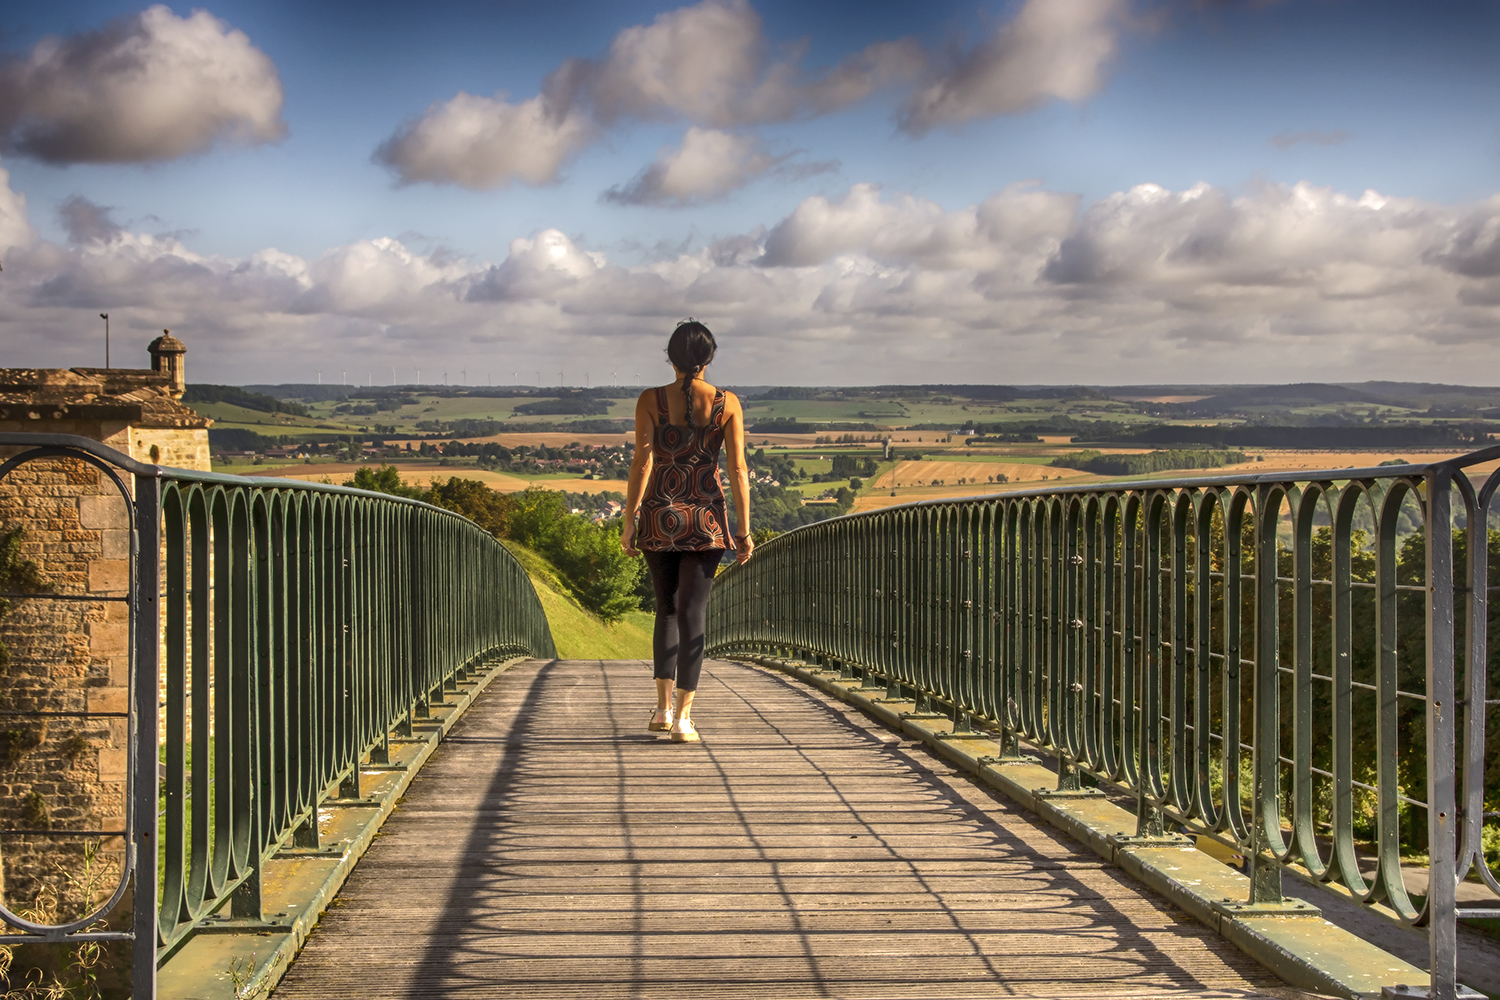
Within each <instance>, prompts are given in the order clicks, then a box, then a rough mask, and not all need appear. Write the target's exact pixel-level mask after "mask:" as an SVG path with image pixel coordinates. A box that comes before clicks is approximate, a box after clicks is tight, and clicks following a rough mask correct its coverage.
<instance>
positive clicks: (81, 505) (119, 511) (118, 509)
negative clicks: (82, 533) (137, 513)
mask: <svg viewBox="0 0 1500 1000" xmlns="http://www.w3.org/2000/svg"><path fill="white" fill-rule="evenodd" d="M78 523H79V524H80V525H81V526H83V527H85V528H90V529H95V530H97V529H103V528H110V529H124V530H128V529H129V527H130V509H129V508H128V507H127V506H126V505H125V498H124V497H122V496H120V495H119V494H118V493H114V492H113V491H111V492H110V493H99V494H93V495H90V496H82V497H79V498H78Z"/></svg>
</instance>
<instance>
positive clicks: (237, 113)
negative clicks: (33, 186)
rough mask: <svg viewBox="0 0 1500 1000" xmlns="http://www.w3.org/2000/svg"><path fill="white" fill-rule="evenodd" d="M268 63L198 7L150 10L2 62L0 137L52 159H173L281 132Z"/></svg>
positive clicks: (278, 94) (277, 87)
mask: <svg viewBox="0 0 1500 1000" xmlns="http://www.w3.org/2000/svg"><path fill="white" fill-rule="evenodd" d="M281 105H282V90H281V80H280V79H279V77H278V76H277V73H276V66H275V65H274V64H273V63H272V62H271V60H270V58H268V57H267V56H266V54H265V53H263V52H261V51H260V50H259V49H257V48H256V47H255V46H253V45H252V44H250V40H249V38H247V37H246V36H245V34H244V33H243V32H241V31H236V30H233V29H230V28H229V27H228V26H227V25H225V24H224V23H223V22H222V21H220V20H218V19H217V18H215V17H214V16H213V15H211V14H209V13H208V12H207V11H202V10H197V11H194V12H193V13H191V14H189V15H188V16H187V17H178V16H176V15H175V14H173V13H172V12H171V11H170V10H169V9H167V8H166V7H164V6H161V5H157V6H153V7H149V8H147V9H146V10H144V11H142V12H141V13H139V14H137V15H135V16H133V17H128V18H122V19H120V20H118V21H115V22H114V23H112V24H110V25H109V26H107V27H106V28H104V29H103V30H101V31H94V32H88V33H85V34H81V35H74V36H72V37H70V38H47V39H44V40H42V41H41V42H38V43H37V44H36V46H35V47H33V48H32V50H31V52H30V53H29V54H28V55H25V56H20V57H12V58H10V59H7V60H5V61H4V62H3V63H0V142H3V144H4V146H5V148H6V149H8V150H10V151H12V152H16V153H20V154H22V155H26V156H32V157H36V158H37V159H40V160H44V161H46V162H49V163H141V162H151V161H156V160H170V159H174V158H176V157H179V156H185V155H188V154H191V153H199V152H203V151H204V150H206V149H208V148H209V147H210V146H212V145H213V144H214V143H215V142H218V141H221V140H230V141H235V142H243V143H252V144H253V143H262V142H270V141H272V140H275V139H279V138H280V137H281V136H282V135H283V134H284V132H285V131H286V127H285V125H283V123H282V121H281Z"/></svg>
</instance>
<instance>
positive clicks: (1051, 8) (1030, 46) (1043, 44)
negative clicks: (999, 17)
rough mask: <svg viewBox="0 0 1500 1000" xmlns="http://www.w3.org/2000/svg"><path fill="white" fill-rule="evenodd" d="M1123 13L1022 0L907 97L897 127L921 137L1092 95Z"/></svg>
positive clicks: (1109, 2) (1109, 7) (1105, 0)
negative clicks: (983, 38) (986, 36)
mask: <svg viewBox="0 0 1500 1000" xmlns="http://www.w3.org/2000/svg"><path fill="white" fill-rule="evenodd" d="M1122 12H1123V0H1026V5H1025V6H1024V7H1022V8H1021V10H1020V13H1018V14H1017V15H1016V17H1015V19H1014V20H1013V21H1011V22H1009V23H1007V24H1005V25H1003V26H1002V27H1001V28H1000V29H999V31H998V32H996V34H995V36H994V37H993V38H991V39H990V40H989V41H987V42H985V43H984V44H982V45H980V46H978V47H977V48H975V49H973V50H972V51H971V52H969V53H968V54H966V55H965V56H964V57H963V58H962V59H960V60H958V62H957V64H956V65H955V66H953V67H952V68H951V69H950V70H949V71H948V72H946V73H944V74H942V75H941V76H939V77H938V78H937V79H936V80H934V81H932V82H931V83H930V84H928V85H927V86H925V87H923V88H921V89H920V90H918V91H917V93H916V94H914V95H913V96H912V97H911V99H910V101H908V103H907V105H906V108H905V109H904V111H903V112H902V115H901V119H900V124H901V128H902V129H904V130H905V131H907V132H911V133H912V134H914V135H922V134H923V133H925V132H927V131H928V130H930V129H932V128H934V127H937V126H940V125H958V124H961V123H963V122H966V121H970V120H972V119H975V118H991V117H994V116H996V115H1006V114H1016V113H1018V112H1023V111H1030V110H1031V109H1033V108H1035V107H1037V106H1039V105H1041V104H1043V103H1045V102H1047V101H1049V100H1053V99H1060V100H1064V101H1074V102H1077V101H1082V100H1084V99H1085V98H1088V97H1090V96H1092V95H1093V94H1095V93H1097V92H1098V91H1099V89H1100V88H1101V87H1102V86H1103V85H1104V76H1105V70H1106V68H1107V67H1108V65H1109V62H1110V60H1111V59H1112V58H1113V56H1114V54H1115V49H1116V33H1117V31H1118V25H1117V21H1118V19H1119V18H1120V16H1121V14H1122Z"/></svg>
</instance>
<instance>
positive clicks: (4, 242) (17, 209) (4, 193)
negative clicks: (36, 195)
mask: <svg viewBox="0 0 1500 1000" xmlns="http://www.w3.org/2000/svg"><path fill="white" fill-rule="evenodd" d="M35 237H36V231H35V230H34V229H32V228H31V217H30V216H29V214H28V213H27V211H26V196H25V195H24V194H22V193H21V192H19V191H15V190H12V189H11V186H10V171H9V170H6V169H5V168H4V167H0V253H3V252H4V251H6V250H8V249H10V248H11V247H24V246H27V245H28V244H30V243H31V241H32V240H33V239H35Z"/></svg>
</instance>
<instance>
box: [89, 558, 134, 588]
mask: <svg viewBox="0 0 1500 1000" xmlns="http://www.w3.org/2000/svg"><path fill="white" fill-rule="evenodd" d="M129 589H130V560H128V559H95V560H94V561H93V562H91V563H89V592H90V593H99V592H101V591H111V590H114V591H119V590H129Z"/></svg>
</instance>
